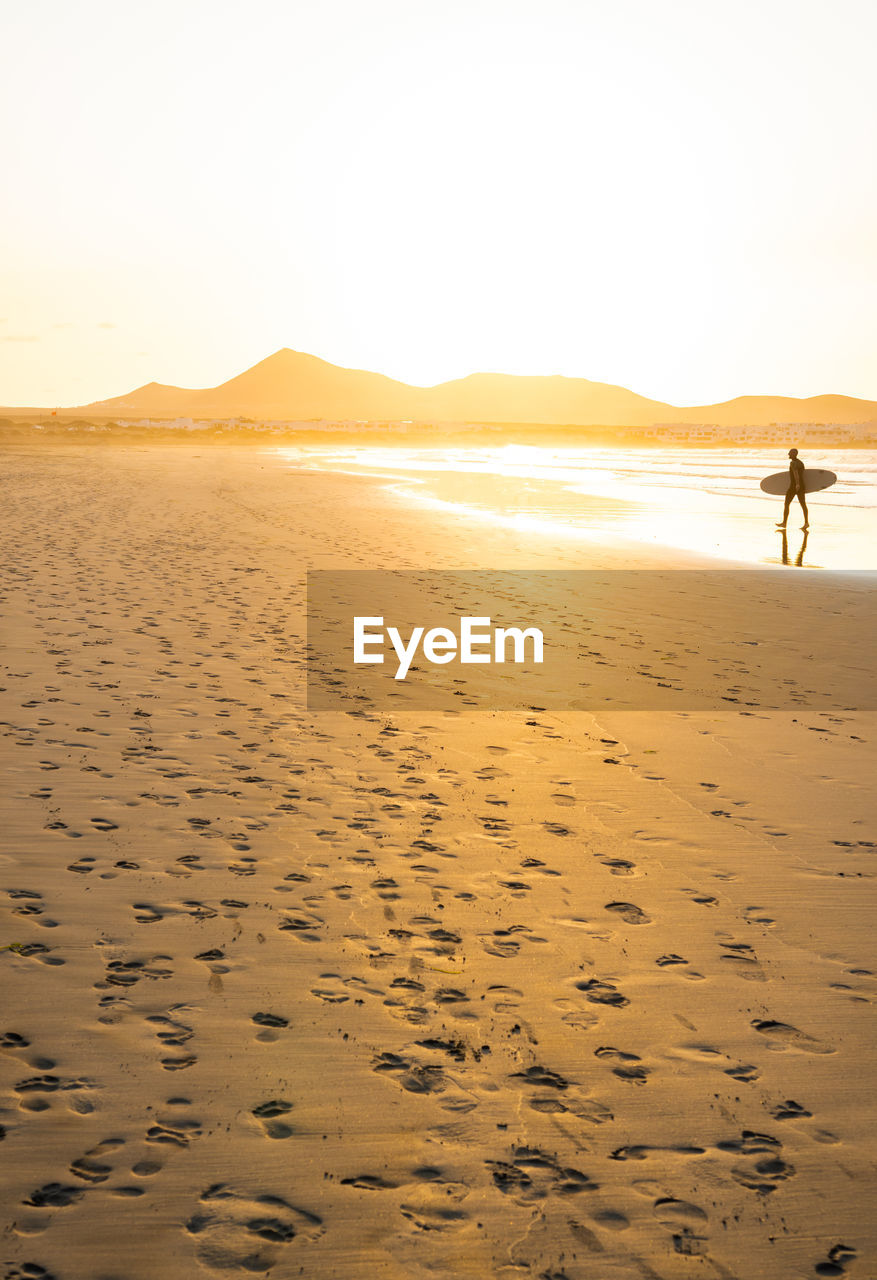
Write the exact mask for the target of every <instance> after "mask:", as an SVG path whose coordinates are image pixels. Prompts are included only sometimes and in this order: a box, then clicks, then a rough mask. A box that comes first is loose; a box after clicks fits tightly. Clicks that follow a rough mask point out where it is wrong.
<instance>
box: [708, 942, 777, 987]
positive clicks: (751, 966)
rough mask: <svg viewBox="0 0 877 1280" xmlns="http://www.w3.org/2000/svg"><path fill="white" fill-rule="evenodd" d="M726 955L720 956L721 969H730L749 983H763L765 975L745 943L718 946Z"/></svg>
mask: <svg viewBox="0 0 877 1280" xmlns="http://www.w3.org/2000/svg"><path fill="white" fill-rule="evenodd" d="M719 945H720V946H721V947H723V948H724V950H725V952H726V954H725V955H723V956H721V960H722V968H729V969H732V970H733V971H734V972H735V973H736V974H737V975H738V977H740V978H745V979H747V980H748V981H750V982H764V981H765V980H766V974H765V972H764V970H763V969H762V967H761V964H760V963H759V960H758V956H757V955H756V954H755V952H754V951H753V949H752V947H750V946H749V945H748V944H747V943H745V942H722V943H720V944H719Z"/></svg>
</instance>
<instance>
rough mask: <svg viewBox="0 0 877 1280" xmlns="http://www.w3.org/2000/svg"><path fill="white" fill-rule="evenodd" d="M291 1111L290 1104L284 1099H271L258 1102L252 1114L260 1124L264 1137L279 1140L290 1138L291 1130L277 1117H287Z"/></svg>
mask: <svg viewBox="0 0 877 1280" xmlns="http://www.w3.org/2000/svg"><path fill="white" fill-rule="evenodd" d="M291 1110H292V1103H291V1102H287V1101H286V1100H285V1099H284V1098H272V1099H271V1100H270V1101H269V1102H260V1103H259V1105H258V1107H253V1111H252V1114H253V1115H254V1116H255V1117H256V1119H257V1120H259V1121H260V1122H261V1124H262V1129H263V1130H264V1132H265V1136H266V1137H268V1138H274V1139H275V1140H280V1139H283V1138H291V1137H292V1133H293V1130H292V1128H291V1127H290V1126H289V1125H288V1124H286V1123H285V1121H283V1120H278V1119H277V1117H278V1116H285V1115H288V1114H289V1112H290V1111H291Z"/></svg>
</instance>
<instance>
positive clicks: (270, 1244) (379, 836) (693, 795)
mask: <svg viewBox="0 0 877 1280" xmlns="http://www.w3.org/2000/svg"><path fill="white" fill-rule="evenodd" d="M2 483H3V513H4V523H6V524H7V526H8V528H9V535H8V539H7V550H6V555H5V565H6V573H5V574H4V578H5V581H6V586H5V589H4V592H3V595H4V599H3V614H4V618H5V622H4V634H5V636H6V639H7V642H8V647H7V654H6V662H5V673H4V678H3V680H2V685H3V698H4V712H3V737H2V747H3V752H4V763H5V769H4V772H5V777H6V783H5V786H4V805H3V815H2V818H3V827H2V832H3V834H2V841H0V893H2V896H0V902H2V908H3V909H2V916H0V919H2V933H0V945H10V944H11V945H12V948H13V949H10V950H5V951H3V952H0V982H2V992H3V1016H2V1024H0V1036H2V1038H0V1046H2V1053H0V1070H2V1075H0V1138H2V1143H0V1156H2V1161H0V1180H2V1205H3V1227H2V1253H0V1261H2V1263H3V1265H4V1270H3V1272H2V1274H3V1276H4V1277H6V1278H7V1280H24V1277H31V1278H35V1280H40V1278H41V1280H47V1278H48V1277H49V1276H53V1277H56V1278H57V1280H152V1278H153V1277H162V1278H164V1277H171V1278H172V1280H177V1278H179V1280H183V1277H190V1276H210V1275H216V1274H220V1273H224V1274H227V1275H234V1274H237V1273H239V1272H251V1273H265V1274H269V1273H270V1275H272V1276H276V1277H293V1276H307V1277H317V1278H320V1280H322V1278H323V1277H326V1278H328V1277H332V1278H333V1280H334V1278H336V1277H338V1278H343V1280H348V1278H350V1280H353V1278H354V1277H356V1278H357V1280H358V1278H359V1277H363V1278H365V1277H368V1278H369V1280H402V1278H403V1277H405V1278H407V1277H417V1276H424V1277H431V1278H444V1277H448V1278H450V1277H473V1278H474V1277H499V1278H501V1280H512V1277H534V1278H536V1277H538V1278H539V1280H564V1278H565V1280H627V1278H628V1277H631V1278H639V1277H648V1278H650V1280H655V1278H657V1277H659V1278H660V1280H678V1278H682V1277H686V1278H687V1277H695V1276H696V1277H698V1280H700V1278H707V1280H713V1277H717V1278H722V1280H728V1278H730V1277H734V1278H735V1280H759V1278H761V1277H765V1278H767V1277H770V1278H771V1280H777V1278H780V1280H785V1278H786V1277H789V1278H793V1277H795V1278H797V1277H808V1276H814V1275H819V1276H833V1275H841V1274H843V1273H844V1272H848V1273H849V1274H850V1275H851V1276H852V1277H855V1276H862V1277H866V1276H868V1275H869V1274H871V1273H872V1272H873V1268H874V1266H875V1236H877V1228H875V1226H874V1225H873V1215H871V1214H870V1213H869V1211H868V1210H869V1206H870V1202H871V1199H872V1196H873V1186H872V1183H873V1174H874V1162H875V1141H874V1132H875V1129H874V1118H875V1117H874V1109H875V1108H874V1089H873V1082H872V1063H873V1055H874V1048H875V1044H874V1041H875V1032H874V1018H873V1001H874V993H875V976H874V972H873V969H874V961H873V958H872V951H873V944H872V934H873V928H872V923H873V919H874V898H875V893H874V871H875V851H877V832H875V824H874V821H873V818H874V800H873V775H874V747H873V743H874V716H873V714H872V715H868V714H864V713H860V714H852V713H836V714H831V713H818V714H816V713H813V714H804V715H792V714H786V713H775V714H767V713H756V714H748V715H747V714H744V713H741V712H738V711H728V712H724V713H711V714H707V713H700V714H696V715H695V714H687V715H686V714H672V715H670V714H658V713H651V714H645V713H643V714H638V713H623V714H622V713H616V714H614V715H605V716H599V715H597V716H594V715H590V714H586V713H584V712H581V713H575V714H573V713H569V714H566V715H563V714H551V715H547V714H542V713H536V712H534V713H531V714H523V713H511V712H509V713H502V714H500V713H486V712H480V713H474V712H469V713H466V714H460V715H451V714H448V713H438V712H436V713H432V714H428V713H421V714H415V713H408V714H405V715H389V714H379V713H374V714H372V713H364V714H359V715H349V714H344V713H340V712H339V713H319V714H316V713H309V712H308V710H307V708H306V706H305V703H304V697H303V687H304V686H303V661H304V649H303V620H304V603H305V601H304V570H305V569H306V568H307V567H309V566H313V567H318V568H329V567H337V568H356V567H370V568H374V567H379V566H384V567H397V568H412V567H422V566H424V565H432V566H434V567H460V566H461V565H462V566H466V567H477V566H486V567H491V568H512V567H527V568H540V567H545V568H548V567H551V568H556V567H563V566H564V565H569V566H575V567H578V568H582V567H586V566H590V565H593V566H594V567H601V568H605V567H623V566H625V565H626V564H629V563H630V561H631V552H630V548H629V547H625V546H624V545H622V544H620V543H619V544H617V545H611V544H608V543H607V544H600V543H594V544H589V545H587V546H583V545H582V544H581V543H570V542H565V543H562V544H560V543H559V544H557V545H552V544H551V543H550V541H549V540H547V539H543V540H542V541H534V539H533V537H532V535H527V534H524V533H521V532H516V531H514V530H508V529H501V528H496V529H494V528H491V527H489V526H487V525H485V524H484V522H475V521H473V522H471V523H467V522H466V521H465V520H463V519H461V520H458V521H457V522H456V523H455V524H454V525H453V526H451V527H449V526H448V522H447V519H446V517H444V516H443V515H442V514H441V513H440V512H430V511H427V510H423V509H414V508H412V506H411V505H409V504H407V503H406V502H405V500H404V499H403V498H402V497H401V496H400V495H398V494H393V493H388V492H387V491H386V489H384V488H382V487H381V485H380V483H379V482H376V481H375V480H372V479H366V478H362V477H351V476H337V475H331V474H315V473H305V472H297V471H294V470H289V469H286V468H285V467H284V466H282V465H281V464H280V462H279V460H278V458H277V457H275V456H274V455H271V454H263V453H257V452H254V451H250V450H245V449H240V450H237V449H228V450H222V449H212V450H211V449H205V450H199V449H198V448H197V447H194V448H188V447H182V446H181V447H176V448H166V449H159V448H156V449H148V450H147V449H143V450H140V449H124V448H119V449H104V450H101V449H79V448H75V447H70V448H46V449H37V448H34V449H24V448H22V449H19V450H10V451H8V452H7V453H6V454H5V455H4V465H3V480H2ZM644 560H645V562H648V563H654V564H655V565H656V566H657V565H670V566H673V565H676V564H681V563H683V562H682V561H681V560H680V558H679V556H678V555H677V554H676V553H670V552H662V551H660V550H654V551H652V550H648V551H646V550H641V551H640V552H639V554H638V557H637V564H638V566H639V567H642V564H643V563H644ZM690 562H691V561H690V558H688V559H686V560H685V561H684V563H686V564H688V563H690Z"/></svg>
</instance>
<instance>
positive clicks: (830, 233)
mask: <svg viewBox="0 0 877 1280" xmlns="http://www.w3.org/2000/svg"><path fill="white" fill-rule="evenodd" d="M0 21H2V32H3V38H2V43H0V49H2V51H0V119H2V121H3V124H2V126H0V128H2V133H0V174H2V179H3V185H4V188H5V194H4V199H3V200H2V202H0V404H5V405H37V406H49V405H75V404H83V403H87V402H88V401H90V400H94V399H98V398H104V397H108V396H112V395H118V394H121V393H123V392H126V391H128V390H130V389H132V388H134V387H136V386H139V385H141V384H142V383H144V382H149V381H152V380H155V381H158V382H168V383H175V384H179V385H183V386H190V387H202V386H213V385H215V384H217V383H219V382H223V381H225V380H226V379H228V378H230V377H233V376H234V375H235V374H237V373H239V372H241V371H242V370H243V369H245V368H247V367H248V366H250V365H252V364H254V363H256V361H258V360H261V359H263V358H264V357H265V356H267V355H269V354H270V353H271V352H273V351H275V350H277V349H278V348H280V347H292V348H295V349H297V350H299V351H307V352H311V353H313V354H315V355H319V356H321V357H323V358H324V359H326V360H330V361H332V362H333V363H335V364H341V365H347V366H351V367H355V368H366V369H373V370H376V371H378V372H381V373H385V374H388V375H390V376H391V377H395V378H399V379H401V380H403V381H407V382H415V383H419V384H422V385H429V384H432V383H435V382H439V381H443V380H445V379H448V378H454V377H462V376H464V375H466V374H468V373H471V372H474V371H476V370H485V371H492V372H504V373H523V374H556V373H560V374H567V375H570V376H576V377H586V378H591V379H594V380H596V381H602V382H611V383H619V384H621V385H623V386H626V387H630V388H631V389H633V390H635V391H638V392H639V393H640V394H642V395H646V396H649V397H653V398H655V399H659V400H667V401H670V402H671V403H675V404H699V403H711V402H714V401H718V400H724V399H728V398H730V397H732V396H735V395H739V394H768V393H772V394H785V395H798V396H808V395H818V394H822V393H827V392H835V393H843V394H847V395H855V396H863V397H866V398H877V368H875V361H874V353H875V350H877V331H875V330H877V322H875V315H877V307H875V305H874V298H875V285H877V278H875V277H877V217H875V213H877V159H875V157H877V148H875V146H874V139H875V137H877V81H875V77H874V74H873V50H874V48H875V47H877V5H875V4H874V2H873V0H734V3H729V2H728V3H725V2H720V0H526V2H522V0H247V2H246V3H244V2H239V0H205V2H202V0H150V3H149V4H130V3H119V0H76V3H75V4H71V3H70V0H2V2H0Z"/></svg>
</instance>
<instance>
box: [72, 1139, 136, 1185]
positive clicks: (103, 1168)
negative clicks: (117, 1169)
mask: <svg viewBox="0 0 877 1280" xmlns="http://www.w3.org/2000/svg"><path fill="white" fill-rule="evenodd" d="M124 1145H125V1144H124V1142H123V1141H122V1139H121V1138H109V1139H107V1140H106V1141H105V1142H99V1143H98V1145H97V1146H96V1147H91V1148H90V1149H89V1150H88V1151H86V1153H85V1155H82V1156H79V1158H78V1159H76V1160H74V1161H73V1162H72V1164H71V1165H70V1172H71V1173H72V1174H73V1177H74V1178H79V1179H80V1180H81V1181H82V1182H89V1183H92V1184H96V1183H99V1182H106V1180H107V1178H109V1176H110V1174H111V1173H112V1172H113V1166H112V1165H111V1164H105V1163H104V1162H103V1160H101V1159H99V1157H100V1156H105V1155H109V1153H110V1152H112V1151H118V1149H119V1147H122V1146H124Z"/></svg>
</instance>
